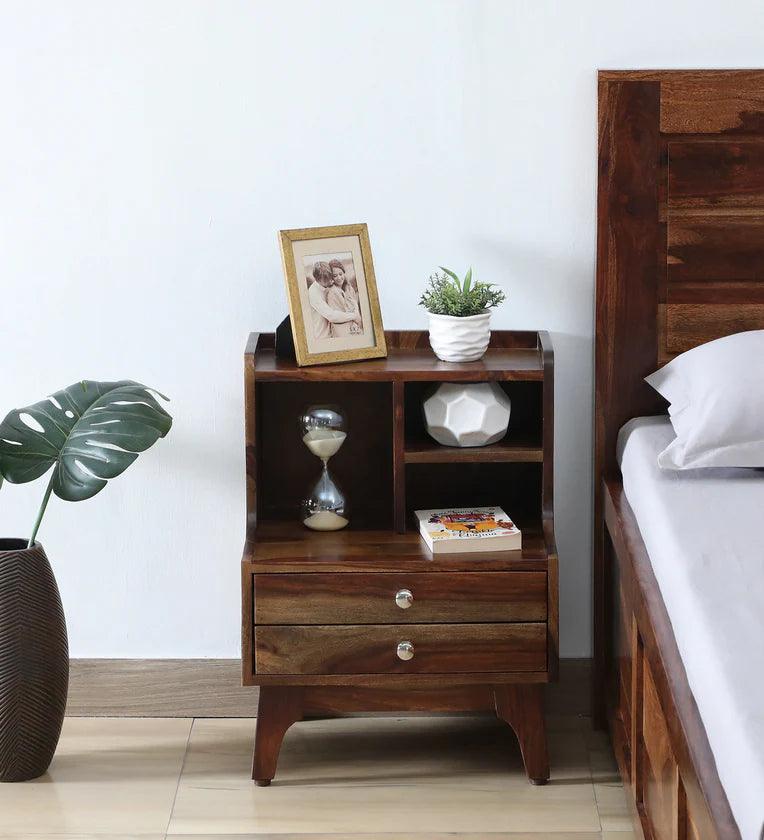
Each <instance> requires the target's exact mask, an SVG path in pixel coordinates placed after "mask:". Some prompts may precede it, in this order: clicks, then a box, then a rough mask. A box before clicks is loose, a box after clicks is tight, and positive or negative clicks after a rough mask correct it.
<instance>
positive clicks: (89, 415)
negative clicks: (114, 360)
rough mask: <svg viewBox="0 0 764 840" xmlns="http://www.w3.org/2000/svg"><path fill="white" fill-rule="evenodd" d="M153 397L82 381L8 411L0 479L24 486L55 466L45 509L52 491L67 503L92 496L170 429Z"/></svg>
mask: <svg viewBox="0 0 764 840" xmlns="http://www.w3.org/2000/svg"><path fill="white" fill-rule="evenodd" d="M154 393H156V392H152V391H150V390H149V389H148V388H146V386H145V385H140V384H139V383H137V382H131V381H129V380H124V381H121V382H90V381H83V382H77V383H76V384H75V385H70V386H69V387H68V388H64V390H63V391H57V392H56V393H55V394H53V395H52V396H51V397H48V398H47V399H45V400H42V401H41V402H38V403H35V404H34V405H30V406H27V407H26V408H18V409H14V410H13V411H11V412H10V413H9V414H8V416H7V417H6V418H5V420H4V421H3V422H2V424H0V474H2V475H3V476H4V477H5V478H6V479H7V480H8V481H10V482H12V483H15V484H22V483H24V482H26V481H33V480H34V479H35V478H39V477H40V476H41V475H43V473H45V472H47V471H48V470H49V469H50V467H51V466H53V473H52V475H51V479H50V484H49V485H48V491H47V493H46V496H45V501H44V503H43V509H44V505H45V502H47V499H48V497H49V495H50V492H51V490H52V492H54V493H55V494H56V495H57V496H58V497H59V498H61V499H66V500H67V501H70V502H79V501H82V500H83V499H89V498H90V497H91V496H95V494H96V493H98V492H99V491H100V490H102V489H103V488H104V487H105V486H106V482H107V480H108V479H110V478H115V477H116V476H118V475H120V473H123V472H124V471H125V470H126V469H127V468H128V467H129V466H130V464H132V463H133V461H134V460H135V459H136V458H137V457H138V453H139V452H143V451H144V450H146V449H148V448H149V447H150V446H151V445H152V444H153V443H155V442H156V441H157V439H158V438H160V437H164V436H165V435H166V434H167V432H168V431H169V430H170V426H172V418H171V417H170V415H169V414H168V413H167V412H166V411H165V410H164V409H163V408H162V406H161V405H160V404H159V403H158V402H157V400H156V397H155V396H154ZM159 396H162V395H161V394H160V395H159ZM162 399H167V398H166V397H164V396H162ZM40 516H42V510H41V512H40ZM37 524H38V525H39V517H38V523H37ZM35 530H36V528H35Z"/></svg>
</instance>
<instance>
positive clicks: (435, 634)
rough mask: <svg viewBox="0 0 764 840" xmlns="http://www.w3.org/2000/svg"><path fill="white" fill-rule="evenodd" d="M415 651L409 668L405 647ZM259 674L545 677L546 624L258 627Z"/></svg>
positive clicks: (256, 649) (256, 642)
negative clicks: (408, 645)
mask: <svg viewBox="0 0 764 840" xmlns="http://www.w3.org/2000/svg"><path fill="white" fill-rule="evenodd" d="M405 641H410V642H411V643H412V644H413V645H414V650H415V654H414V658H413V659H411V660H409V661H403V660H401V659H399V658H398V656H397V654H396V650H397V647H398V644H399V643H400V642H405ZM255 664H256V670H257V672H258V674H459V673H471V672H479V673H484V674H490V673H491V672H502V671H544V670H546V624H544V623H533V624H531V623H520V624H413V625H405V624H401V625H395V624H389V625H375V624H365V625H319V626H309V627H306V626H296V625H295V626H281V625H280V626H273V625H257V626H256V627H255Z"/></svg>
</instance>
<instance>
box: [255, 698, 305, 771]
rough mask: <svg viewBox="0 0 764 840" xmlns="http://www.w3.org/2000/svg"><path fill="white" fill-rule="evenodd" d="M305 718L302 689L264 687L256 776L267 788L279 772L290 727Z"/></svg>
mask: <svg viewBox="0 0 764 840" xmlns="http://www.w3.org/2000/svg"><path fill="white" fill-rule="evenodd" d="M298 720H302V689H301V688H297V687H295V688H293V687H289V688H283V687H278V686H262V687H261V688H260V700H259V702H258V704H257V728H256V730H255V754H254V758H253V761H252V778H253V779H254V780H255V783H256V784H258V785H260V786H261V787H264V786H266V785H269V784H270V783H271V779H273V777H274V776H275V775H276V762H277V761H278V760H279V751H280V750H281V742H282V741H283V740H284V735H285V734H286V731H287V729H289V727H290V726H291V725H292V724H293V723H297V721H298Z"/></svg>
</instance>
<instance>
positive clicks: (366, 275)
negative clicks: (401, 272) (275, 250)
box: [279, 224, 387, 366]
mask: <svg viewBox="0 0 764 840" xmlns="http://www.w3.org/2000/svg"><path fill="white" fill-rule="evenodd" d="M279 243H280V246H281V259H282V262H283V265H284V277H285V280H286V287H287V297H288V299H289V314H290V319H291V322H292V336H293V338H294V348H295V357H296V359H297V364H298V365H301V366H302V365H321V364H329V363H331V362H350V361H357V360H361V359H378V358H382V357H384V356H386V355H387V346H386V343H385V333H384V328H383V326H382V314H381V312H380V308H379V297H378V295H377V281H376V278H375V276H374V263H373V261H372V258H371V244H370V242H369V231H368V228H367V226H366V225H365V224H358V225H335V226H333V227H316V228H298V229H295V230H282V231H280V232H279ZM354 316H355V317H354Z"/></svg>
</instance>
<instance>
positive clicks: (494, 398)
mask: <svg viewBox="0 0 764 840" xmlns="http://www.w3.org/2000/svg"><path fill="white" fill-rule="evenodd" d="M511 407H512V404H511V403H510V400H509V397H508V396H507V393H506V391H504V389H503V388H502V387H501V386H500V385H498V384H497V383H496V382H480V383H479V384H477V385H462V384H460V383H451V382H444V383H442V384H441V385H438V387H437V388H436V389H435V391H433V393H432V394H430V396H429V397H427V398H426V399H425V401H424V402H423V403H422V408H423V409H424V419H425V426H426V427H427V431H428V433H429V434H430V436H431V437H433V438H435V440H436V441H437V442H438V443H440V444H442V445H443V446H487V445H488V444H489V443H495V442H496V441H497V440H501V439H502V438H503V437H504V435H505V434H506V431H507V426H508V425H509V412H510V409H511Z"/></svg>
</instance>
